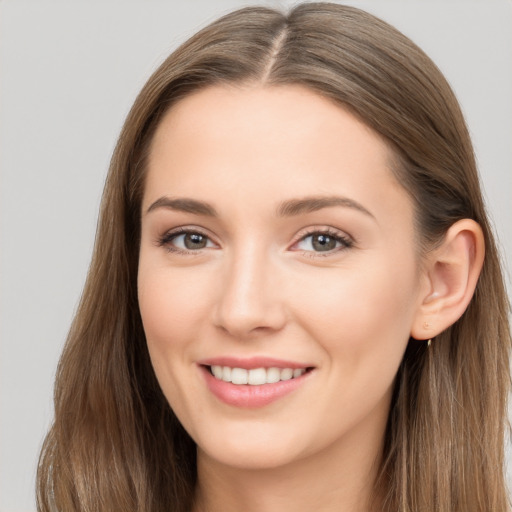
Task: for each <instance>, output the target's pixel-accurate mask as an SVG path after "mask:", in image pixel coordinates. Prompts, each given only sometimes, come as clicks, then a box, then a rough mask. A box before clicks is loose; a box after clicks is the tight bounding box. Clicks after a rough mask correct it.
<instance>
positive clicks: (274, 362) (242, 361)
mask: <svg viewBox="0 0 512 512" xmlns="http://www.w3.org/2000/svg"><path fill="white" fill-rule="evenodd" d="M197 364H199V365H201V366H229V367H230V368H244V369H246V370H252V369H254V368H292V369H296V368H311V367H312V366H313V365H311V364H304V363H300V362H297V361H287V360H284V359H276V358H274V357H265V356H255V357H249V358H239V357H232V356H219V357H211V358H208V359H202V360H200V361H198V362H197Z"/></svg>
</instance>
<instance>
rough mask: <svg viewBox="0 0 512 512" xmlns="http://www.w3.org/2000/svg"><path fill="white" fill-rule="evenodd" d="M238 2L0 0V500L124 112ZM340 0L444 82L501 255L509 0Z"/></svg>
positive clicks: (74, 295) (511, 89) (55, 340)
mask: <svg viewBox="0 0 512 512" xmlns="http://www.w3.org/2000/svg"><path fill="white" fill-rule="evenodd" d="M253 3H255V2H246V1H241V0H215V1H211V0H201V1H200V0H190V1H180V2H178V1H166V2H162V1H155V0H139V1H127V0H123V1H122V2H121V1H119V2H114V1H103V2H98V1H96V2H91V1H89V2H85V1H83V0H82V1H78V0H67V1H61V2H52V1H47V0H33V1H32V2H29V1H24V0H10V1H9V0H4V1H0V65H1V75H0V165H1V182H0V205H1V211H0V236H1V240H0V248H1V252H0V258H1V260H0V263H1V266H0V272H1V274H0V301H1V302H0V311H1V318H0V335H1V345H0V414H1V416H0V435H1V438H0V511H1V512H20V511H34V510H35V504H34V498H33V494H34V493H33V488H34V475H35V468H36V461H37V456H38V451H39V448H40V446H41V442H42V439H43V436H44V433H45V431H46V429H47V428H48V425H49V424H50V421H51V415H52V383H53V377H54V373H55V368H56V364H57V360H58V356H59V353H60V351H61V348H62V345H63V342H64V339H65V336H66V332H67V329H68V327H69V323H70V320H71V318H72V315H73V311H74V309H75V307H76V304H77V301H78V298H79V296H80V292H81V287H82V285H83V282H84V279H85V274H86V270H87V266H88V262H89V258H90V254H91V249H92V244H93V238H94V231H95V225H96V215H97V210H98V206H99V200H100V196H101V191H102V185H103V181H104V178H105V174H106V170H107V166H108V162H109V158H110V154H111V151H112V149H113V146H114V144H115V140H116V137H117V134H118V132H119V130H120V127H121V124H122V122H123V119H124V117H125V115H126V113H127V111H128V109H129V107H130V105H131V103H132V101H133V100H134V97H135V95H136V93H137V91H138V90H139V89H140V87H141V86H142V85H143V83H144V81H145V80H146V78H147V77H148V76H149V74H150V72H151V71H152V70H153V69H154V68H155V67H156V66H157V65H158V63H160V62H161V61H162V60H163V58H164V57H165V56H167V54H168V53H169V52H170V51H171V50H172V49H173V48H175V47H176V45H177V44H178V43H180V42H181V41H183V40H184V39H185V38H186V37H187V36H189V35H191V34H192V33H194V32H195V31H196V30H197V29H198V28H200V27H202V26H204V25H205V24H206V23H207V22H209V21H212V20H213V19H215V18H216V17H218V16H219V15H220V14H223V13H225V12H227V11H229V10H232V9H234V8H237V7H241V6H244V5H251V4H253ZM260 3H261V2H260ZM292 3H293V2H291V1H284V0H283V1H274V2H266V4H267V5H273V6H283V7H284V6H289V5H291V4H292ZM351 3H353V4H354V5H357V6H360V7H362V8H366V9H367V10H369V11H371V12H373V13H375V14H377V15H379V16H381V17H382V18H384V19H385V20H387V21H389V22H391V23H392V24H394V25H395V26H397V27H398V28H399V29H401V30H402V31H403V32H405V34H407V35H408V36H410V37H411V38H412V39H413V40H414V41H415V42H417V43H418V44H419V45H420V46H421V47H422V48H423V49H424V50H426V51H427V53H428V54H429V55H430V56H431V57H432V58H433V59H434V61H435V62H436V63H437V64H438V65H439V67H440V68H441V70H442V71H443V72H444V73H445V74H446V76H447V78H448V80H449V81H450V82H451V84H452V85H453V87H454V89H455V91H456V93H457V94H458V97H459V99H460V101H461V104H462V107H463V110H464V112H465V114H466V117H467V120H468V123H469V126H470V130H471V133H472V136H473V140H474V143H475V148H476V152H477V157H478V161H479V167H480V171H481V174H482V179H483V184H484V189H485V194H486V197H487V201H488V205H489V210H490V213H491V216H492V218H493V219H494V222H495V225H496V229H497V232H498V234H499V238H500V240H501V244H502V246H503V249H504V254H508V257H509V258H510V255H511V254H512V215H511V213H512V207H511V200H512V194H511V192H512V165H511V164H512V153H511V149H510V146H511V142H512V29H511V27H512V2H510V1H507V0H486V1H483V0H480V1H477V0H473V1H472V0H464V1H460V2H459V1H450V0H444V1H438V2H436V1H428V2H427V1H425V0H423V1H421V0H416V1H414V0H407V1H405V0H402V1H394V2H391V1H387V0H374V1H360V2H351ZM508 279H509V285H510V278H508Z"/></svg>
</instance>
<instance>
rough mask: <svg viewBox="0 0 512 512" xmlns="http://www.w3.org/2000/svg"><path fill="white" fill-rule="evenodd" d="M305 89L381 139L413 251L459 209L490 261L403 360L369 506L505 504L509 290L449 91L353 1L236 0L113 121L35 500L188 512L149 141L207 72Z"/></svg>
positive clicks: (461, 511)
mask: <svg viewBox="0 0 512 512" xmlns="http://www.w3.org/2000/svg"><path fill="white" fill-rule="evenodd" d="M242 82H244V83H245V82H258V83H262V84H268V85H279V84H302V85H303V86H306V87H308V88H310V89H312V90H314V91H316V92H317V93H319V94H321V95H323V96H326V97H329V98H331V99H333V100H334V101H336V102H338V103H339V104H341V105H343V106H344V107H345V108H348V109H350V111H352V112H353V113H354V114H355V115H357V116H358V117H359V118H360V119H362V120H363V121H364V122H365V123H366V124H367V125H368V126H370V127H371V128H373V129H374V130H375V131H376V132H378V133H379V134H381V135H382V136H383V137H384V139H385V140H387V141H388V143H389V145H390V147H391V148H392V150H393V153H394V155H395V169H394V171H395V175H396V177H397V179H398V180H399V181H400V183H402V185H403V186H404V188H405V189H406V190H407V191H408V193H409V194H410V196H411V197H412V198H413V200H414V204H415V211H416V221H417V232H418V239H419V242H420V246H421V248H422V250H427V249H428V247H430V246H431V245H432V244H435V243H436V242H438V241H439V240H440V239H442V237H443V235H444V234H445V233H446V230H447V229H448V228H449V226H450V225H452V224H453V223H454V222H455V221H457V220H459V219H463V218H471V219H474V220H475V221H477V222H478V223H479V224H480V226H481V227H482V230H483V232H484V236H485V244H486V256H485V262H484V267H483V270H482V273H481V276H480V279H479V282H478V285H477V289H476V292H475V295H474V297H473V299H472V301H471V303H470V305H469V307H468V309H467V310H466V312H465V313H464V314H463V316H462V317H461V318H460V320H458V321H457V322H456V323H455V324H454V325H453V326H452V327H451V328H449V329H447V330H446V331H445V332H443V333H442V334H441V335H439V336H438V338H437V339H436V341H435V343H433V345H432V346H431V347H430V349H428V350H425V347H420V345H419V344H418V343H415V342H414V341H411V343H410V344H409V347H408V349H407V351H406V353H405V355H404V359H403V362H402V364H401V366H400V369H399V372H398V375H397V379H396V386H395V392H394V396H393V401H392V406H391V411H390V415H389V422H388V427H387V432H386V439H385V446H384V456H383V462H382V467H381V472H380V477H379V480H378V482H376V485H379V486H380V488H381V489H382V490H384V496H385V503H384V508H383V510H385V511H389V512H391V511H393V512H396V511H400V512H409V511H414V512H422V511H423V512H431V511H433V510H435V511H436V512H489V511H491V510H492V511H505V510H507V509H508V498H507V491H506V484H505V479H504V430H505V424H506V423H505V422H506V400H507V394H508V390H509V387H510V386H509V384H510V378H509V352H510V347H511V340H510V331H509V324H508V303H507V298H506V292H505V289H504V284H503V279H502V274H501V271H500V262H499V257H498V254H497V251H496V247H495V243H494V240H493V235H492V232H491V229H490V227H489V223H488V220H487V217H486V212H485V207H484V204H483V202H482V194H481V191H480V185H479V179H478V175H477V170H476V165H475V158H474V154H473V149H472V145H471V141H470V138H469V135H468V131H467V128H466V125H465V122H464V119H463V116H462V114H461V111H460V108H459V105H458V103H457V100H456V99H455V97H454V94H453V93H452V91H451V89H450V87H449V85H448V84H447V82H446V80H445V79H444V78H443V76H442V75H441V73H440V72H439V70H438V69H437V68H436V66H435V65H434V64H433V63H432V61H431V60H430V59H429V58H428V57H427V56H426V55H425V54H424V53H423V52H422V51H421V50H420V49H419V48H418V47H417V46H415V45H414V43H412V42H411V41H410V40H409V39H407V38H406V37H405V36H404V35H402V34H401V33H400V32H398V31H397V30H395V29H394V28H392V27H391V26H389V25H388V24H386V23H384V22H383V21H381V20H379V19H377V18H375V17H374V16H372V15H370V14H367V13H365V12H363V11H361V10H358V9H356V8H352V7H346V6H340V5H335V4H328V3H310V4H302V5H299V6H297V7H295V8H294V9H292V10H291V11H290V13H288V14H287V15H285V14H283V13H280V12H278V11H275V10H272V9H268V8H263V7H254V8H245V9H241V10H239V11H236V12H234V13H232V14H229V15H227V16H225V17H223V18H221V19H220V20H218V21H216V22H214V23H213V24H211V25H210V26H208V27H206V28H205V29H203V30H202V31H200V32H199V33H198V34H196V35H195V36H194V37H192V38H191V39H190V40H189V41H187V42H186V43H185V44H184V45H182V46H181V47H180V48H179V49H178V50H177V51H176V52H174V53H173V54H172V55H171V56H170V57H169V58H168V59H167V60H166V61H165V62H164V63H163V64H162V65H161V66H160V67H159V69H158V70H157V71H156V72H155V73H154V74H153V75H152V76H151V78H150V79H149V81H148V82H147V84H146V85H145V86H144V88H143V90H142V91H141V93H140V94H139V96H138V98H137V100H136V101H135V104H134V105H133V107H132V109H131V111H130V113H129V115H128V118H127V120H126V122H125V125H124V127H123V129H122V132H121V135H120V137H119V141H118V144H117V147H116V149H115V151H114V155H113V158H112V162H111V167H110V172H109V175H108V178H107V182H106V186H105V191H104V196H103V202H102V207H101V213H100V220H99V225H98V232H97V238H96V244H95V249H94V255H93V259H92V263H91V267H90V270H89V275H88V278H87V282H86V285H85V289H84V292H83V296H82V299H81V303H80V306H79V309H78V311H77V314H76V317H75V319H74V322H73V325H72V327H71V330H70V333H69V337H68V340H67V344H66V347H65V349H64V353H63V355H62V358H61V361H60V364H59V367H58V374H57V380H56V386H55V421H54V424H53V427H52V428H51V430H50V432H49V434H48V436H47V438H46V441H45V444H44V447H43V451H42V454H41V459H40V465H39V472H38V507H39V510H40V511H50V510H60V511H64V510H65V511H66V512H68V511H84V512H85V511H100V510H101V511H116V512H118V511H121V510H122V511H124V512H129V511H148V512H149V511H152V512H156V511H162V512H163V511H164V510H165V511H169V510H173V511H186V510H189V509H190V506H191V503H192V497H193V491H194V486H195V478H196V467H195V464H196V462H195V460H196V459H195V456H196V455H195V445H194V443H193V442H192V440H191V439H190V437H189V436H188V434H187V433H186V432H185V431H184V430H183V428H182V427H181V425H180V424H179V422H178V421H177V419H176V417H175V416H174V414H173V412H172V410H171V409H170V407H169V405H168V403H167V402H166V400H165V398H164V396H163V394H162V392H161V390H160V388H159V386H158V383H157V381H156V378H155V375H154V373H153V369H152V367H151V364H150V361H149V357H148V351H147V348H146V342H145V338H144V332H143V329H142V323H141V319H140V314H139V309H138V304H137V293H136V278H137V262H138V249H139V233H140V204H141V197H142V192H143V186H144V171H145V163H146V159H147V153H148V148H149V143H150V141H151V138H152V135H153V133H154V131H155V128H156V126H157V125H158V123H159V120H160V119H161V118H162V115H163V114H164V113H165V112H166V111H167V110H168V109H169V107H170V106H171V105H172V104H174V103H176V102H177V101H179V100H180V98H182V97H184V96H186V95H187V94H190V93H191V92H193V91H197V90H199V89H201V88H204V87H207V86H209V85H212V84H222V83H230V84H236V83H242Z"/></svg>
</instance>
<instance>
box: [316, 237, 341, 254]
mask: <svg viewBox="0 0 512 512" xmlns="http://www.w3.org/2000/svg"><path fill="white" fill-rule="evenodd" d="M335 247H336V240H335V239H334V238H332V237H330V236H328V235H316V236H314V237H313V248H314V249H315V250H316V251H331V250H332V249H334V248H335Z"/></svg>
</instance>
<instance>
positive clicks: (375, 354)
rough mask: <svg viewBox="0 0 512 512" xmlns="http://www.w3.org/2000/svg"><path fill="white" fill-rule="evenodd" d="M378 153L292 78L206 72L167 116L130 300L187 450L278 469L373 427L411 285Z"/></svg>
mask: <svg viewBox="0 0 512 512" xmlns="http://www.w3.org/2000/svg"><path fill="white" fill-rule="evenodd" d="M389 160H390V152H389V149H388V148H387V147H386V145H385V143H384V142H383V141H382V140H381V139H380V138H379V136H378V135H376V134H375V133H374V132H372V131H371V130H370V129H369V128H368V127H366V126H365V125H364V124H362V123H361V122H360V121H358V120H357V119H356V118H355V117H354V116H352V115H351V114H349V113H348V112H347V111H345V110H344V109H342V108H341V107H339V106H337V105H334V104H333V103H332V102H330V101H329V100H327V99H325V98H322V97H321V96H319V95H317V94H316V93H314V92H311V91H309V90H308V89H305V88H302V87H300V86H280V87H262V86H253V87H244V88H235V87H232V88H228V87H220V86H219V87H211V88H208V89H205V90H202V91H200V92H198V93H195V94H194V95H191V96H189V97H187V98H185V99H184V100H181V101H180V102H179V103H178V104H177V105H175V106H174V107H173V108H172V109H171V110H170V111H169V112H168V113H167V114H166V116H165V117H164V119H163V121H162V122H161V124H160V126H159V127H158V129H157V131H156V134H155V136H154V139H153V141H152V146H151V152H150V158H149V166H148V174H147V180H146V184H145V192H144V197H143V204H142V237H141V248H140V262H139V274H138V290H139V291H138V293H139V304H140V311H141V314H142V320H143V324H144V329H145V333H146V337H147V343H148V348H149V352H150V356H151V360H152V363H153V366H154V369H155V372H156V375H157V378H158V381H159V383H160V386H161V388H162V390H163V392H164V394H165V396H166V398H167V400H168V401H169V403H170V405H171V407H172V408H173V410H174V411H175V413H176V414H177V416H178V418H179V419H180V421H181V422H182V424H183V426H184V427H185V429H186V430H187V431H188V432H189V434H190V435H191V436H192V438H193V439H194V440H195V441H196V443H197V445H198V448H199V454H200V456H204V457H208V458H210V459H212V460H215V461H218V462H219V463H222V464H227V465H230V466H236V467H252V468H263V467H276V466H279V465H284V464H287V463H290V462H293V461H298V460H301V459H302V460H303V459H305V458H307V457H314V456H315V455H317V454H320V453H322V452H325V451H326V450H329V452H330V453H332V452H333V450H343V449H345V448H346V447H347V446H349V445H350V446H354V443H355V445H356V446H359V447H360V446H364V445H365V443H366V444H368V445H372V443H373V444H374V445H375V446H377V445H379V443H380V442H381V441H382V435H383V431H384V428H385V423H386V420H387V416H388V411H389V403H390V395H391V390H392V385H393V381H394V377H395V375H396V372H397V369H398V366H399V364H400V361H401V359H402V356H403V352H404V350H405V347H406V344H407V341H408V339H409V336H410V331H411V325H412V323H413V320H414V317H415V314H416V310H417V308H418V305H419V303H420V295H421V294H420V288H421V286H420V283H421V279H420V276H419V270H418V268H419V266H418V257H417V248H416V246H415V243H414V230H413V207H412V202H411V200H410V198H409V197H408V195H407V194H406V192H405V191H404V190H403V189H402V188H401V186H400V185H398V184H397V183H396V181H395V179H394V177H393V174H392V172H391V171H390V167H389ZM361 443H362V444H361Z"/></svg>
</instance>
